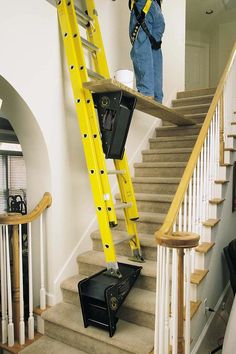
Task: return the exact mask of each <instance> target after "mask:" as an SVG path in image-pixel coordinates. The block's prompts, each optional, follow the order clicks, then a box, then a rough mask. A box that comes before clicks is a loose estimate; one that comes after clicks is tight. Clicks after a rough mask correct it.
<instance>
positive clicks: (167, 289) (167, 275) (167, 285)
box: [164, 248, 170, 354]
mask: <svg viewBox="0 0 236 354" xmlns="http://www.w3.org/2000/svg"><path fill="white" fill-rule="evenodd" d="M165 267H166V270H165V279H166V280H165V332H164V338H165V343H164V348H165V350H164V353H165V354H169V341H170V337H169V332H170V328H169V317H170V314H169V311H170V279H169V278H170V272H169V267H170V249H169V248H166V264H165Z"/></svg>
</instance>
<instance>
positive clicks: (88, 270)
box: [78, 261, 156, 291]
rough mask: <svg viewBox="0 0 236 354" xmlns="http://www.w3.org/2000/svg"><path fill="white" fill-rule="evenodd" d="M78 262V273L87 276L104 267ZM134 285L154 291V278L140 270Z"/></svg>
mask: <svg viewBox="0 0 236 354" xmlns="http://www.w3.org/2000/svg"><path fill="white" fill-rule="evenodd" d="M78 264H79V272H80V274H83V275H88V276H90V275H93V274H95V273H97V272H99V271H101V270H103V269H104V267H101V266H98V265H93V264H88V263H84V262H80V261H79V263H78ZM138 264H139V263H138ZM134 286H135V287H136V288H140V289H145V290H150V291H156V278H155V277H150V276H146V275H144V274H143V273H142V272H141V275H140V276H139V277H138V279H137V280H136V282H135V285H134Z"/></svg>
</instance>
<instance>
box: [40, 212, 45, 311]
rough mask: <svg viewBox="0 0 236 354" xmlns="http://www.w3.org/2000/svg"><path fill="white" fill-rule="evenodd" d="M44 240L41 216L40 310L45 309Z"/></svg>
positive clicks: (41, 217)
mask: <svg viewBox="0 0 236 354" xmlns="http://www.w3.org/2000/svg"><path fill="white" fill-rule="evenodd" d="M43 241H44V239H43V216H42V214H41V215H40V275H41V287H40V309H41V310H45V309H46V290H45V281H44V242H43Z"/></svg>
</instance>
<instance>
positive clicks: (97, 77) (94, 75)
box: [87, 69, 105, 80]
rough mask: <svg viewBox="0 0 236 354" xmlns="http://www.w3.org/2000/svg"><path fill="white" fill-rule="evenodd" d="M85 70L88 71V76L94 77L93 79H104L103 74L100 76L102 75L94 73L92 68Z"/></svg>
mask: <svg viewBox="0 0 236 354" xmlns="http://www.w3.org/2000/svg"><path fill="white" fill-rule="evenodd" d="M87 72H88V76H89V77H92V78H94V79H98V80H104V79H105V78H104V76H102V75H100V74H98V73H96V72H95V71H93V70H90V69H87Z"/></svg>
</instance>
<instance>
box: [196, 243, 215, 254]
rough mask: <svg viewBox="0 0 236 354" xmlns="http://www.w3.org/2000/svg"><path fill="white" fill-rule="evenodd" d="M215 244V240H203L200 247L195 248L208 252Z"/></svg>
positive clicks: (200, 251)
mask: <svg viewBox="0 0 236 354" xmlns="http://www.w3.org/2000/svg"><path fill="white" fill-rule="evenodd" d="M214 246H215V242H202V243H201V244H200V245H199V246H198V247H196V248H195V251H196V252H199V253H207V252H209V251H210V249H212V248H213V247H214Z"/></svg>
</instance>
